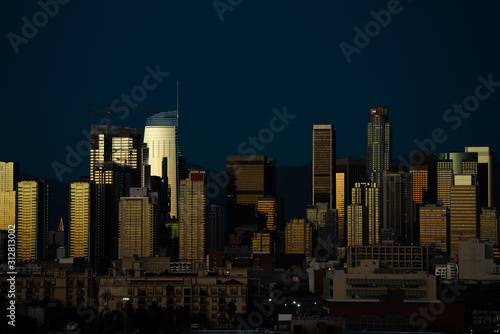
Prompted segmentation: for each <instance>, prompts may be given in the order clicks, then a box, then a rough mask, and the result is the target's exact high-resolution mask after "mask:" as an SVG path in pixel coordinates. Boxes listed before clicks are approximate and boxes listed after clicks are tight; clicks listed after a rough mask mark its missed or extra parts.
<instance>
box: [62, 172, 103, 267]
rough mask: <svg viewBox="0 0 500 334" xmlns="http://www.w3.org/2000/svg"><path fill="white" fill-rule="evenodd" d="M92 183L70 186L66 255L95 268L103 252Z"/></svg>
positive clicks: (96, 194)
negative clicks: (81, 260) (84, 260)
mask: <svg viewBox="0 0 500 334" xmlns="http://www.w3.org/2000/svg"><path fill="white" fill-rule="evenodd" d="M101 186H102V185H97V184H95V183H89V182H83V181H79V182H73V183H71V185H70V203H69V222H68V256H69V257H71V258H75V257H79V258H85V259H86V260H87V261H88V262H90V263H92V264H93V265H94V266H96V264H97V262H98V261H99V258H101V257H102V256H103V252H104V242H105V240H104V235H103V231H102V230H101V229H102V228H103V226H102V220H101V219H102V212H101V201H100V195H101V192H100V191H99V187H101Z"/></svg>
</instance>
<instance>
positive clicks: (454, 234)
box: [450, 175, 480, 261]
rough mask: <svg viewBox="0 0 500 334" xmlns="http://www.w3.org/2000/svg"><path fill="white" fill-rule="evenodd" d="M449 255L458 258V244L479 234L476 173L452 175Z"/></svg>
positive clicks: (453, 258)
mask: <svg viewBox="0 0 500 334" xmlns="http://www.w3.org/2000/svg"><path fill="white" fill-rule="evenodd" d="M450 202H451V203H450V255H451V259H452V260H455V261H456V260H457V259H458V247H459V244H463V243H466V242H467V241H468V240H471V239H476V238H478V236H479V225H480V221H479V196H478V187H477V185H476V175H454V176H453V185H452V186H451V192H450Z"/></svg>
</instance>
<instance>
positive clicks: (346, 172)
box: [335, 157, 366, 245]
mask: <svg viewBox="0 0 500 334" xmlns="http://www.w3.org/2000/svg"><path fill="white" fill-rule="evenodd" d="M336 169H337V173H336V181H337V182H336V186H335V192H336V195H335V201H336V206H335V208H336V209H337V211H338V241H339V243H340V244H341V245H345V244H346V240H347V206H348V205H349V204H351V197H352V188H354V185H355V184H356V182H362V181H366V160H365V159H357V158H353V157H348V158H339V159H337V161H336Z"/></svg>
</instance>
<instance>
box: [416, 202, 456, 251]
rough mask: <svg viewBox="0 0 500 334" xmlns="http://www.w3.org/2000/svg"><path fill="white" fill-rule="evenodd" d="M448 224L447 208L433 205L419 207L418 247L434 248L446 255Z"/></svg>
mask: <svg viewBox="0 0 500 334" xmlns="http://www.w3.org/2000/svg"><path fill="white" fill-rule="evenodd" d="M449 223H450V214H449V209H448V208H447V207H444V206H436V205H433V204H427V205H426V206H423V207H420V222H419V228H420V232H419V234H420V245H421V246H428V247H436V249H438V250H440V251H441V252H444V253H448V242H447V240H448V233H447V229H448V225H449Z"/></svg>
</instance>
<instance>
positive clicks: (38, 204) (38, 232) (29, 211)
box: [16, 180, 49, 261]
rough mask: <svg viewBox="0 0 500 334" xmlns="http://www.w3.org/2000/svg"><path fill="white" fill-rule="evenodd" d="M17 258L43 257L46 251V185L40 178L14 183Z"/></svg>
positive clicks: (47, 197)
mask: <svg viewBox="0 0 500 334" xmlns="http://www.w3.org/2000/svg"><path fill="white" fill-rule="evenodd" d="M16 225H17V227H16V233H17V238H16V241H17V243H16V244H17V250H16V251H17V260H18V261H36V260H44V259H45V258H46V256H47V251H48V234H49V186H48V184H47V183H45V181H44V180H30V181H21V182H19V183H18V184H17V222H16Z"/></svg>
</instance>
